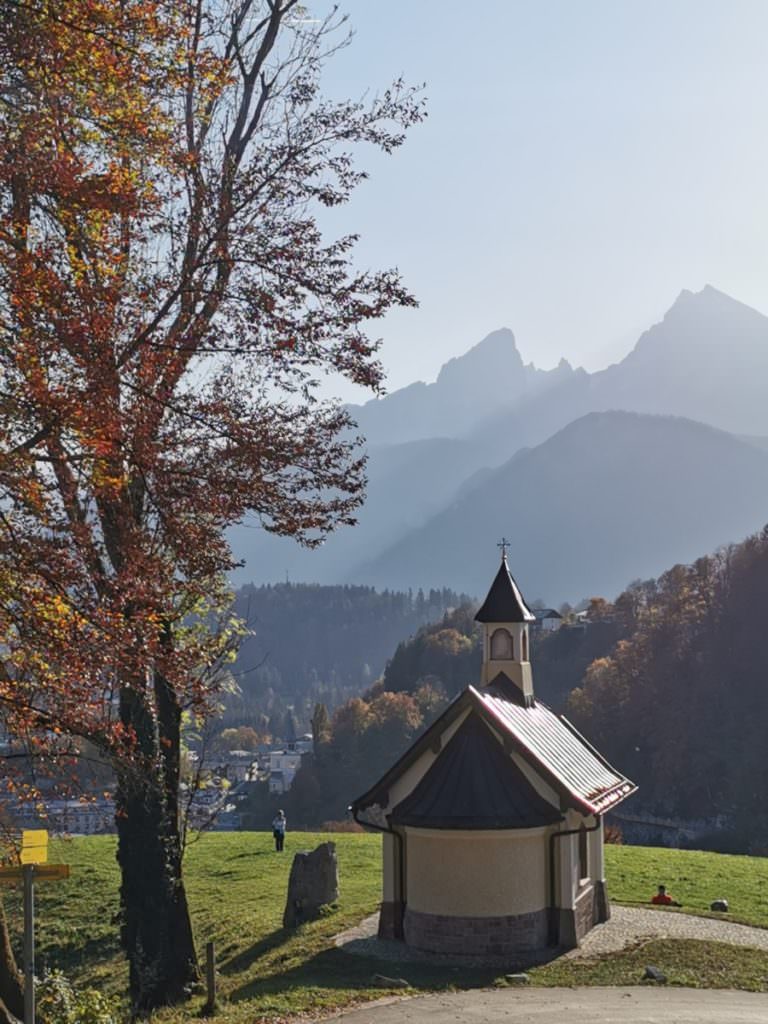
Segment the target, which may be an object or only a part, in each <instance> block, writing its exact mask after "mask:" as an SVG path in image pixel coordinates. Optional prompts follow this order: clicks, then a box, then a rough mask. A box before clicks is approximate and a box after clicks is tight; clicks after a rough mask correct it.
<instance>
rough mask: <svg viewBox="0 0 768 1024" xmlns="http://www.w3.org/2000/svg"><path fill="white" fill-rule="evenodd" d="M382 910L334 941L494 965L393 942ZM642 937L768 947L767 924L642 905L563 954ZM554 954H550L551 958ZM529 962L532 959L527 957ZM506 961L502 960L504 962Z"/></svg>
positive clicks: (595, 952) (358, 949)
mask: <svg viewBox="0 0 768 1024" xmlns="http://www.w3.org/2000/svg"><path fill="white" fill-rule="evenodd" d="M378 927H379V915H378V914H372V915H371V916H370V917H367V918H365V920H364V921H361V922H360V924H359V925H357V926H356V927H355V928H348V929H347V930H346V931H344V932H341V933H340V934H339V935H337V936H336V938H335V940H334V941H335V943H336V945H337V946H338V947H339V949H342V950H343V951H344V952H346V953H352V954H357V955H360V956H370V957H377V958H379V959H380V960H389V961H393V962H395V961H397V962H401V963H402V962H422V963H436V962H439V963H456V964H458V963H465V964H477V963H478V962H482V963H484V964H485V965H490V966H493V964H491V961H490V960H489V958H487V957H484V958H482V961H478V959H477V958H475V957H455V956H451V957H449V956H441V955H439V954H436V953H423V952H421V951H420V950H416V949H412V948H409V947H408V946H406V945H404V944H403V943H402V942H392V941H388V940H385V939H379V938H378V937H377V931H378ZM642 939H703V940H706V941H709V942H726V943H729V944H730V945H733V946H750V947H751V948H753V949H764V950H766V951H768V928H753V927H751V926H750V925H746V924H734V923H733V922H731V921H718V920H715V919H713V918H709V917H695V916H693V915H692V914H680V913H669V912H667V911H663V910H649V909H645V908H643V907H620V906H616V905H615V904H614V905H613V906H612V907H611V919H610V920H609V921H606V922H605V924H599V925H597V926H596V927H595V928H593V929H592V931H591V932H590V933H589V934H588V935H587V936H586V938H585V939H584V940H583V942H582V944H581V946H579V947H578V949H573V950H570V951H569V952H567V953H564V954H563V958H564V959H583V958H589V957H593V956H601V955H602V954H604V953H613V952H617V951H618V950H621V949H624V947H625V946H628V945H630V944H632V943H635V942H637V941H639V940H642ZM547 959H551V957H547ZM528 962H529V963H530V960H529V961H528ZM505 963H506V961H499V965H500V966H502V965H504V964H505Z"/></svg>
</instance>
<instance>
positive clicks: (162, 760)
mask: <svg viewBox="0 0 768 1024" xmlns="http://www.w3.org/2000/svg"><path fill="white" fill-rule="evenodd" d="M165 703H167V701H166V702H165ZM156 705H157V711H158V721H157V722H155V721H154V719H153V716H152V715H151V714H150V713H149V711H148V709H147V706H146V704H145V699H144V697H143V696H142V695H141V694H140V693H138V692H137V691H136V690H134V689H129V688H126V689H125V690H124V691H123V693H122V695H121V701H120V710H121V718H122V720H123V722H124V723H125V724H126V725H128V724H130V725H131V727H132V728H133V729H134V730H135V731H136V737H137V744H138V748H139V755H138V756H139V757H140V758H141V763H140V766H136V767H133V766H125V765H122V766H120V765H118V788H117V799H116V805H117V834H118V847H117V860H118V863H119V865H120V870H121V873H122V882H121V886H120V901H121V910H122V929H121V940H122V944H123V948H124V949H125V952H126V954H127V956H128V963H129V979H130V994H131V1001H132V1004H133V1008H134V1011H135V1012H139V1013H144V1012H147V1011H150V1010H153V1009H156V1008H158V1007H160V1006H165V1005H168V1004H172V1003H177V1002H180V1001H181V1000H182V999H184V998H186V997H187V996H188V995H189V992H190V987H191V985H193V984H194V982H196V981H197V980H198V978H199V972H198V967H197V956H196V953H195V946H194V939H193V935H192V925H191V921H190V917H189V907H188V904H187V897H186V892H185V890H184V882H183V878H182V865H181V860H182V857H181V852H182V851H181V837H180V831H179V821H178V771H175V772H174V771H173V770H172V768H173V763H174V757H175V759H176V763H178V758H179V742H180V728H179V726H180V715H179V720H178V722H177V724H176V728H175V730H174V728H173V715H172V714H171V715H170V717H169V709H168V708H167V707H165V706H164V701H163V700H161V699H158V700H157V701H156ZM171 710H172V709H171ZM169 769H171V770H169Z"/></svg>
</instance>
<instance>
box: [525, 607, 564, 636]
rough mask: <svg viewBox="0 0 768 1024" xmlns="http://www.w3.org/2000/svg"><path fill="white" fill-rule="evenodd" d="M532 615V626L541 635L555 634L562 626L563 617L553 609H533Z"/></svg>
mask: <svg viewBox="0 0 768 1024" xmlns="http://www.w3.org/2000/svg"><path fill="white" fill-rule="evenodd" d="M533 614H534V616H535V619H536V621H535V622H534V623H532V626H533V627H534V629H540V630H541V631H542V633H556V632H557V631H558V629H560V627H561V626H562V624H563V616H562V615H561V614H560V612H558V611H556V610H555V609H554V608H534V609H533Z"/></svg>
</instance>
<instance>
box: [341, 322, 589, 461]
mask: <svg viewBox="0 0 768 1024" xmlns="http://www.w3.org/2000/svg"><path fill="white" fill-rule="evenodd" d="M572 373H573V370H572V369H571V366H570V364H569V363H568V362H567V361H566V360H565V359H563V360H561V362H560V364H559V365H558V366H557V367H555V369H553V370H539V369H536V367H534V366H533V365H532V364H527V365H526V364H524V363H523V360H522V356H521V355H520V353H519V352H518V350H517V346H516V344H515V336H514V335H513V333H512V331H510V330H509V329H508V328H506V327H503V328H501V329H500V330H498V331H493V332H492V333H491V334H489V335H488V336H487V337H485V338H483V340H482V341H481V342H479V343H478V344H477V345H475V346H473V347H472V348H471V349H470V350H469V351H468V352H466V353H465V354H464V355H463V356H458V357H457V358H455V359H449V360H448V362H447V363H445V364H444V365H443V367H442V368H441V370H440V372H439V374H438V375H437V380H436V381H435V382H434V383H433V384H425V383H424V382H423V381H417V382H416V383H414V384H409V385H408V386H407V387H404V388H400V389H398V390H397V391H393V392H392V393H391V394H389V395H385V396H384V397H383V398H373V399H371V401H370V402H366V403H365V404H364V405H351V406H348V409H349V412H350V413H351V415H352V416H353V418H354V420H355V421H356V423H357V424H358V426H359V427H360V430H361V431H362V433H363V435H364V436H365V437H366V438H367V440H368V442H369V444H371V445H381V444H397V443H400V442H403V441H415V440H423V439H426V438H433V437H461V436H462V435H463V434H465V433H467V432H468V431H470V430H471V429H472V428H473V426H475V425H476V424H477V423H478V422H479V421H480V420H482V419H485V418H486V417H487V416H489V415H492V414H493V413H495V412H498V411H501V410H503V409H505V408H508V407H509V406H510V405H511V404H513V403H515V402H517V401H518V400H520V399H522V398H526V397H531V396H533V395H535V394H538V393H540V392H541V391H544V390H546V389H547V388H548V387H550V386H552V385H553V384H556V383H560V382H561V381H563V380H565V379H567V378H568V377H569V376H570V375H571V374H572Z"/></svg>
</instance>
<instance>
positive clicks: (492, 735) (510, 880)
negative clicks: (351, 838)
mask: <svg viewBox="0 0 768 1024" xmlns="http://www.w3.org/2000/svg"><path fill="white" fill-rule="evenodd" d="M505 549H506V544H504V545H503V547H502V550H503V552H504V553H503V555H502V563H501V566H500V568H499V571H498V573H497V575H496V578H495V580H494V581H493V584H492V586H491V589H490V591H489V592H488V596H487V598H486V600H485V602H484V604H483V605H482V607H481V608H480V610H479V611H478V613H477V615H476V616H475V618H476V620H477V621H478V622H479V623H481V624H482V630H483V662H482V670H481V677H480V682H479V685H477V686H468V687H467V688H466V689H465V690H464V691H463V692H462V693H461V694H459V696H458V697H457V698H456V699H455V700H454V701H453V702H452V703H451V705H450V706H449V707H448V708H447V710H446V711H445V712H444V713H443V714H442V715H441V716H440V717H439V718H438V719H437V720H436V721H435V722H434V723H433V724H432V725H431V726H430V727H429V728H428V729H427V730H426V731H425V732H424V733H423V734H422V736H421V737H420V738H419V739H418V740H417V741H416V742H415V743H414V744H413V746H412V747H411V748H410V749H409V750H408V751H407V752H406V753H405V754H404V755H403V756H402V757H401V758H400V759H399V760H398V761H397V762H396V764H394V765H393V766H392V767H391V768H390V770H389V771H388V772H387V773H386V774H385V775H384V776H383V778H381V779H380V780H379V781H378V782H377V783H376V785H375V786H373V787H372V788H371V789H370V790H369V791H368V792H367V793H365V794H364V795H363V796H361V797H360V798H359V799H357V800H356V801H355V802H354V804H353V805H352V812H353V814H354V817H355V819H356V820H357V821H358V822H359V823H360V824H361V825H363V826H364V827H365V828H367V829H371V830H375V831H379V832H381V833H382V834H383V900H382V904H381V917H380V925H379V935H380V936H381V937H383V938H397V939H403V940H404V941H405V942H406V943H407V944H409V945H411V946H414V947H416V948H419V949H424V950H430V951H434V952H438V953H449V954H465V955H466V954H471V955H485V956H488V955H491V956H494V955H495V956H505V957H510V958H514V957H515V956H518V955H520V954H522V953H528V952H531V951H534V950H539V949H542V948H544V947H546V946H561V947H567V948H571V947H573V946H576V945H578V943H579V942H580V940H581V939H582V938H583V936H584V935H585V934H586V933H587V932H588V931H589V930H590V929H591V928H592V927H593V926H594V925H595V924H597V923H598V922H601V921H605V920H606V919H607V918H608V916H609V903H608V894H607V892H606V885H605V872H604V859H603V815H604V813H605V812H606V811H608V810H611V809H612V808H614V807H616V806H617V805H618V804H619V803H620V802H621V801H622V800H624V799H626V798H627V797H628V796H630V794H632V793H633V792H634V791H635V789H636V787H635V786H634V784H633V783H632V782H630V781H629V779H627V778H625V777H624V776H623V775H622V774H621V773H620V772H617V771H616V770H615V769H614V768H612V767H611V765H610V764H608V762H607V761H606V760H605V759H604V758H603V757H602V756H601V755H600V754H599V753H598V752H597V751H596V750H595V749H594V748H593V747H592V746H590V744H589V743H588V742H587V741H586V740H585V739H584V738H583V737H582V736H581V735H580V734H579V733H578V732H577V731H576V729H575V728H574V727H573V726H572V725H571V724H570V723H569V722H568V721H567V720H566V719H565V718H563V717H562V716H559V715H556V714H555V713H554V712H552V711H551V710H550V709H549V708H548V707H547V706H546V705H545V704H543V703H542V702H541V701H540V700H538V699H537V698H536V696H535V693H534V687H533V674H532V671H531V664H530V661H529V629H530V627H531V625H532V623H533V622H534V615H533V613H532V612H531V611H530V609H529V608H528V607H527V605H526V604H525V601H524V600H523V597H522V594H521V593H520V590H519V588H518V586H517V584H516V583H515V580H514V579H513V577H512V574H511V573H510V571H509V568H508V566H507V559H506V550H505Z"/></svg>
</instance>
